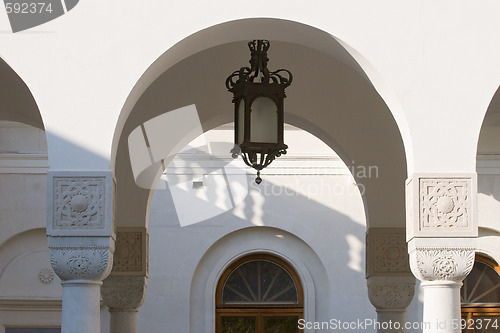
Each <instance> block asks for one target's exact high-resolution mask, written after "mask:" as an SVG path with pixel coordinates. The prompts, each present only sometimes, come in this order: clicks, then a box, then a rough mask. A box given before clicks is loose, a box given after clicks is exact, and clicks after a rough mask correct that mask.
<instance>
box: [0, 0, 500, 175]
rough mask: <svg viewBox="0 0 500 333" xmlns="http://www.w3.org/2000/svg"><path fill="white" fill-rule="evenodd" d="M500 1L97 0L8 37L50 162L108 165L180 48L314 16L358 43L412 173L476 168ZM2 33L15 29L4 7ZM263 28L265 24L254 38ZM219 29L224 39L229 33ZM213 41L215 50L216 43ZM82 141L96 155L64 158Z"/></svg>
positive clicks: (493, 77)
mask: <svg viewBox="0 0 500 333" xmlns="http://www.w3.org/2000/svg"><path fill="white" fill-rule="evenodd" d="M499 6H500V5H499V3H498V2H497V1H494V0H491V1H483V2H482V3H481V5H477V4H476V3H473V2H469V1H465V0H463V1H442V2H435V1H430V0H427V1H412V2H400V1H397V0H387V1H382V2H381V1H377V2H376V3H374V2H369V1H355V2H321V1H314V2H312V3H307V4H303V3H294V2H292V3H290V2H286V3H284V2H281V1H277V2H271V3H269V2H266V1H262V2H261V1H258V2H257V3H255V4H254V5H252V6H246V7H245V9H244V10H242V7H241V4H240V3H238V2H234V1H217V2H211V3H209V4H208V3H207V4H203V3H200V2H189V1H188V2H186V1H184V2H175V3H172V2H145V3H141V4H137V3H136V2H131V1H122V2H120V5H116V4H115V3H103V2H102V1H97V0H88V1H85V2H81V3H79V4H78V5H77V7H75V8H74V9H73V10H72V11H71V12H69V13H68V14H67V15H64V16H63V17H60V18H58V19H57V20H54V21H51V22H49V23H47V24H44V25H42V26H40V27H37V28H34V29H32V30H30V31H27V32H25V33H18V34H10V33H4V34H2V35H1V36H0V50H1V56H2V58H3V59H5V60H6V62H7V63H8V64H10V65H11V66H12V68H13V69H14V70H15V71H16V72H17V73H18V74H19V75H20V76H21V78H23V79H24V80H25V82H26V83H27V85H28V87H29V88H30V89H31V91H32V93H33V95H34V97H35V100H36V102H37V104H38V106H39V108H40V110H41V113H42V117H43V120H44V124H45V127H46V129H47V132H48V134H49V139H48V141H49V151H50V156H51V157H50V164H51V167H52V168H54V169H82V168H85V169H87V168H90V169H108V168H109V165H110V160H109V159H110V156H111V141H112V138H113V134H114V131H115V127H116V125H117V122H118V117H119V114H120V111H121V110H122V107H123V105H124V104H125V101H126V100H127V97H128V96H129V94H130V92H131V91H132V89H133V87H134V85H136V83H137V82H138V81H139V78H140V77H141V75H143V73H145V72H146V70H147V69H148V67H149V66H151V64H153V62H154V61H155V60H156V59H158V58H159V57H160V56H161V55H162V54H163V53H164V52H165V51H167V50H169V49H170V48H171V47H172V46H173V45H174V44H175V43H177V42H179V41H181V40H183V39H185V38H186V37H188V36H189V35H191V34H193V33H195V32H197V31H200V30H202V29H205V28H207V27H212V26H214V25H217V24H220V23H223V22H228V21H232V20H238V19H243V18H252V17H263V16H265V17H270V18H277V19H285V20H291V21H295V22H299V23H303V24H306V25H310V26H313V27H316V28H318V29H321V30H323V31H325V32H326V33H329V34H331V35H333V36H335V37H336V38H338V39H339V40H341V41H342V42H343V43H344V44H345V45H346V47H347V46H348V47H349V48H352V49H353V50H352V54H354V55H355V56H356V58H357V59H358V61H359V62H360V63H361V65H362V66H363V68H364V70H365V71H366V72H367V74H368V76H369V77H370V78H371V80H372V82H373V83H374V85H375V87H376V88H380V92H381V94H382V95H383V96H385V98H386V100H387V103H388V104H390V106H391V111H392V112H393V113H394V116H395V118H396V121H397V122H398V125H399V127H400V129H401V131H402V132H403V138H404V139H405V145H406V146H407V152H411V153H410V155H409V156H408V160H409V161H410V164H409V166H408V168H409V171H410V172H412V171H418V172H473V171H474V162H473V161H472V159H471V158H472V157H473V156H475V150H476V143H477V138H478V134H479V129H480V126H481V122H482V119H483V116H484V113H485V112H486V108H487V106H488V103H489V101H490V100H491V97H492V96H493V93H494V92H495V90H496V89H497V87H498V82H499V78H500V69H499V67H498V66H497V59H498V58H499V56H500V48H499V47H498V43H496V41H497V38H498V36H499V34H500V23H499V22H498V19H497V13H498V11H499V10H500V8H499ZM0 29H1V30H3V31H8V30H9V26H8V21H7V17H6V14H5V12H4V11H0ZM259 32H260V30H259V27H255V33H254V34H258V33H259ZM222 33H223V34H225V36H226V42H227V41H231V39H232V38H231V34H233V35H238V34H239V32H238V31H236V30H233V31H223V29H222ZM249 33H251V31H249ZM290 33H291V34H295V35H297V36H298V35H299V34H296V32H292V31H290ZM217 34H218V32H217V31H214V34H213V36H214V38H216V39H218V40H219V39H220V36H219V35H217ZM289 37H290V41H293V39H294V38H293V36H289ZM302 37H304V36H302ZM297 38H298V37H297ZM303 39H305V40H307V37H305V38H303ZM309 39H311V38H309ZM298 42H300V41H298ZM204 43H205V45H204V46H203V47H210V46H213V45H211V43H210V40H205V41H204ZM181 51H182V52H184V53H186V52H187V53H186V54H189V51H186V50H181ZM124 69H126V70H124ZM160 74H161V72H155V70H154V69H152V72H151V73H147V75H146V76H147V77H148V78H146V77H145V78H144V79H145V80H146V81H149V82H151V80H153V79H154V78H155V77H157V76H158V75H160ZM47 78H50V80H48V79H47ZM141 84H142V83H141ZM139 90H141V89H140V88H139ZM134 93H135V92H134ZM55 96H57V98H56V97H55ZM131 98H132V99H133V98H135V97H133V96H132V97H131ZM89 133H92V135H89ZM451 143H453V145H451ZM74 145H76V146H78V147H81V148H82V149H83V150H85V151H87V152H88V153H89V155H88V156H87V155H85V156H84V155H82V154H74V155H73V156H72V158H70V159H68V158H65V156H66V157H67V156H68V154H71V150H72V147H73V146H74ZM429 145H432V146H433V149H429ZM458 147H460V153H457V152H458Z"/></svg>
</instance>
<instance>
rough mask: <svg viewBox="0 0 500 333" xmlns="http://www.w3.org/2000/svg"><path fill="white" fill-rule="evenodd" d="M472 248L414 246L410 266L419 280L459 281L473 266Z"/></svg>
mask: <svg viewBox="0 0 500 333" xmlns="http://www.w3.org/2000/svg"><path fill="white" fill-rule="evenodd" d="M474 253H475V252H474V249H473V248H416V249H414V250H412V251H411V253H410V267H411V270H412V272H413V275H415V277H416V278H417V279H419V280H420V281H436V280H440V281H454V282H461V281H462V280H463V279H464V278H465V277H466V276H467V274H469V273H470V271H471V270H472V267H473V266H474Z"/></svg>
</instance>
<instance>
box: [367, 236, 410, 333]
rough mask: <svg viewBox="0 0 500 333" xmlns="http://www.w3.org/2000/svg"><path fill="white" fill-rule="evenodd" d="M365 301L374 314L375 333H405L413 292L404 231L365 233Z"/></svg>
mask: <svg viewBox="0 0 500 333" xmlns="http://www.w3.org/2000/svg"><path fill="white" fill-rule="evenodd" d="M366 244H367V284H368V297H369V299H370V302H371V303H372V304H373V306H374V307H375V309H376V310H377V324H376V328H377V332H384V333H389V332H399V333H401V332H405V324H406V320H405V314H406V308H407V307H408V305H409V304H410V303H411V301H412V299H413V295H414V292H415V277H414V276H413V275H412V274H411V271H410V265H409V259H408V250H407V244H406V239H405V229H404V228H370V229H368V231H367V237H366Z"/></svg>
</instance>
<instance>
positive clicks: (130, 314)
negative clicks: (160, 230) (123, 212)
mask: <svg viewBox="0 0 500 333" xmlns="http://www.w3.org/2000/svg"><path fill="white" fill-rule="evenodd" d="M147 249H148V234H147V230H146V228H142V227H137V228H136V227H128V228H118V229H117V233H116V250H115V255H114V264H113V270H112V271H111V274H110V275H109V276H108V277H107V278H106V279H105V280H104V283H103V286H102V288H101V294H102V298H103V300H104V304H106V306H108V308H109V312H110V317H111V322H110V333H137V312H138V311H139V307H140V306H141V305H142V303H143V302H144V298H145V296H146V286H147V275H148V255H147Z"/></svg>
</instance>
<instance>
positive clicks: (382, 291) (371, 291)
mask: <svg viewBox="0 0 500 333" xmlns="http://www.w3.org/2000/svg"><path fill="white" fill-rule="evenodd" d="M367 281H368V297H369V299H370V302H371V303H372V304H373V306H374V307H375V308H376V309H377V311H405V310H406V308H407V307H408V305H409V304H410V303H411V301H412V299H413V295H414V293H415V278H414V277H412V276H407V277H401V276H375V277H370V278H368V280H367Z"/></svg>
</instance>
